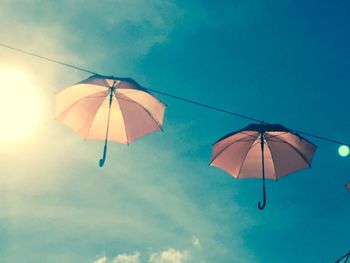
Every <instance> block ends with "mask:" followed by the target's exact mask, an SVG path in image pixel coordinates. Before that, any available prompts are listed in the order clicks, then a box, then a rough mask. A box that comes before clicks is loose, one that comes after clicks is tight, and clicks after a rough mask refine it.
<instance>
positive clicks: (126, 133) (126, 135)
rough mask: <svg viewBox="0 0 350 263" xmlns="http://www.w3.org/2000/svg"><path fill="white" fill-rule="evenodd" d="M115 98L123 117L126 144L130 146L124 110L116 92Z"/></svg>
mask: <svg viewBox="0 0 350 263" xmlns="http://www.w3.org/2000/svg"><path fill="white" fill-rule="evenodd" d="M114 97H115V100H116V102H117V104H118V106H119V110H120V115H121V116H122V118H123V124H124V131H125V137H126V143H127V144H129V138H128V131H127V130H126V122H125V118H124V114H123V110H122V107H121V106H120V104H119V101H118V97H117V94H116V92H115V91H114Z"/></svg>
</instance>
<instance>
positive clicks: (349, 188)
mask: <svg viewBox="0 0 350 263" xmlns="http://www.w3.org/2000/svg"><path fill="white" fill-rule="evenodd" d="M345 187H346V189H348V191H349V192H350V182H348V183H347V184H346V185H345Z"/></svg>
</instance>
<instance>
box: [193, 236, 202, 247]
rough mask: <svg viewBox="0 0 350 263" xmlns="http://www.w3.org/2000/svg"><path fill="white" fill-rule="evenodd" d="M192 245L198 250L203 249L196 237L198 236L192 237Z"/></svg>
mask: <svg viewBox="0 0 350 263" xmlns="http://www.w3.org/2000/svg"><path fill="white" fill-rule="evenodd" d="M192 245H193V246H194V247H196V248H202V247H201V243H200V241H199V238H198V237H196V236H193V237H192Z"/></svg>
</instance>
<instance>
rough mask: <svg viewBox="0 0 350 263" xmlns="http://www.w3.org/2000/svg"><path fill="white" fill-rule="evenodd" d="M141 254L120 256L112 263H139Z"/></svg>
mask: <svg viewBox="0 0 350 263" xmlns="http://www.w3.org/2000/svg"><path fill="white" fill-rule="evenodd" d="M139 262H140V253H139V252H134V253H133V254H119V255H117V256H116V257H115V258H114V259H113V260H112V263H139Z"/></svg>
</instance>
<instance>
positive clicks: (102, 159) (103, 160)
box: [98, 141, 107, 167]
mask: <svg viewBox="0 0 350 263" xmlns="http://www.w3.org/2000/svg"><path fill="white" fill-rule="evenodd" d="M106 156H107V141H105V146H104V147H103V155H102V158H101V159H100V161H99V163H98V164H99V166H100V167H103V165H104V164H105V161H106Z"/></svg>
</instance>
